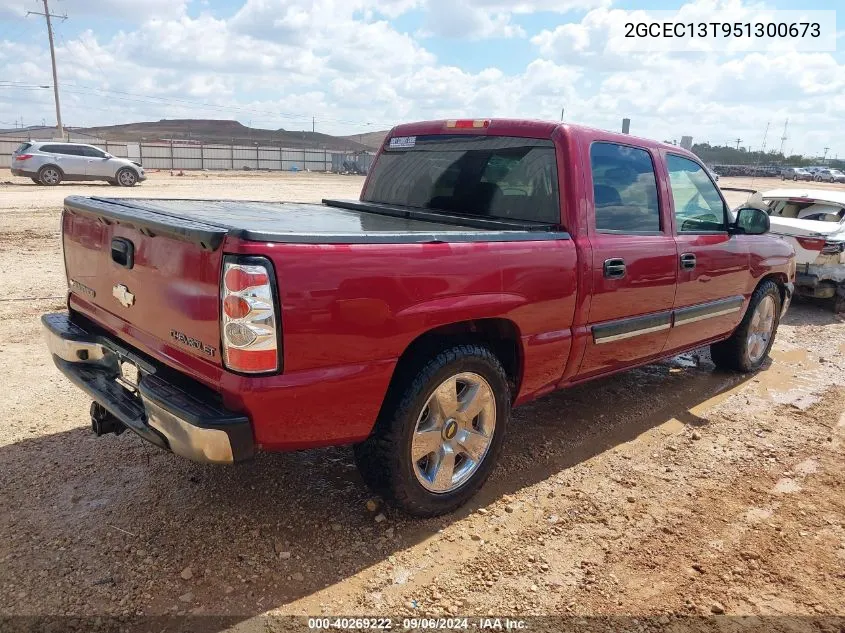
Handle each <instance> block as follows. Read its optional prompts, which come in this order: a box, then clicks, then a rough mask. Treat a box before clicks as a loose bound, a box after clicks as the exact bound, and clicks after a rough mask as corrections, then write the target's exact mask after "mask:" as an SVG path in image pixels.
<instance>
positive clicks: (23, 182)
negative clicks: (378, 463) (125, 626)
mask: <svg viewBox="0 0 845 633" xmlns="http://www.w3.org/2000/svg"><path fill="white" fill-rule="evenodd" d="M362 182H363V179H362V178H361V177H358V176H340V175H328V174H316V173H295V174H294V173H274V174H268V173H256V172H249V173H244V172H235V173H190V174H187V175H185V176H182V177H177V176H171V175H170V174H169V173H166V172H163V173H153V174H150V180H148V181H147V182H145V183H144V184H143V185H141V186H139V187H137V188H134V189H121V188H115V187H108V186H106V185H103V184H67V185H61V186H59V187H52V188H49V187H41V186H37V185H34V184H32V183H31V182H30V181H29V180H28V179H24V178H12V177H11V174H10V172H9V171H8V170H0V324H2V328H0V387H2V389H0V420H2V425H0V485H2V490H3V494H2V496H0V610H2V612H3V613H4V615H13V614H17V615H31V614H53V615H70V616H92V615H102V616H122V617H124V618H139V617H142V616H149V615H159V614H174V613H178V614H215V615H227V616H232V617H233V618H234V619H235V620H237V621H239V622H240V624H239V627H240V628H239V630H244V631H248V630H249V631H251V630H255V631H259V630H264V629H263V628H262V627H263V625H264V624H263V622H262V620H261V616H263V615H265V614H321V613H332V614H341V613H342V614H349V615H354V614H368V615H373V614H382V613H389V614H393V615H397V616H402V615H417V616H419V615H421V614H427V615H432V614H485V613H488V612H495V613H498V614H503V613H504V614H514V615H534V614H560V615H571V614H578V615H589V614H603V615H612V614H620V615H623V614H632V613H636V614H640V615H654V616H658V617H662V616H665V617H668V618H673V617H676V616H678V615H690V614H703V615H711V614H715V613H722V612H726V613H728V614H748V615H779V614H789V615H796V614H798V615H807V616H812V618H820V617H823V616H824V615H826V614H842V613H843V612H845V468H843V448H845V384H843V377H845V315H838V316H837V315H834V314H833V312H832V311H831V310H830V309H829V307H828V306H825V305H815V304H809V303H797V304H795V305H794V306H793V307H792V308H791V309H790V311H789V312H788V314H787V315H786V317H785V319H784V321H782V323H781V327H780V330H779V332H778V336H777V340H776V343H775V346H774V349H773V352H772V357H773V361H772V363H771V364H770V365H769V366H768V367H767V368H766V369H765V370H764V371H762V372H760V373H759V374H757V375H751V376H742V375H735V374H728V373H721V372H717V371H715V370H714V369H713V366H712V364H711V363H710V362H709V360H708V357H707V353H706V350H701V351H700V352H698V353H693V354H688V355H685V356H683V357H678V358H676V359H673V360H672V361H670V362H665V363H660V364H655V365H649V366H646V367H643V368H641V369H637V370H634V371H631V372H628V373H625V374H621V375H618V376H615V377H612V378H607V379H603V380H600V381H598V382H594V383H592V384H588V385H584V386H581V387H578V388H575V389H572V390H569V391H563V392H558V393H555V394H553V395H550V396H547V397H545V398H543V399H541V400H539V401H537V402H534V403H531V404H530V405H527V406H525V407H522V408H520V409H517V410H516V411H515V414H514V422H515V424H514V425H513V426H512V428H511V434H510V436H509V438H507V439H506V447H505V451H504V454H503V456H502V460H501V466H500V467H499V468H498V469H497V470H496V472H495V473H494V475H493V477H492V478H491V480H490V482H489V483H488V484H487V485H486V487H485V488H484V489H483V490H482V491H481V493H480V494H479V495H478V496H477V497H476V498H475V499H474V500H473V501H472V502H471V505H470V506H469V507H467V508H465V509H464V510H462V511H460V512H459V513H457V514H454V515H449V516H446V517H441V518H439V519H431V520H424V521H420V520H412V519H409V518H406V517H403V516H401V515H397V514H395V513H393V512H391V510H390V509H389V508H382V507H380V505H379V502H378V500H377V499H372V498H371V496H370V494H369V493H368V491H367V489H366V488H365V487H364V485H363V483H362V482H361V480H360V478H359V476H358V474H357V472H356V470H355V468H354V465H353V463H352V458H351V452H350V451H349V450H348V449H346V448H339V449H325V450H314V451H306V452H301V453H291V454H270V455H267V454H265V455H259V456H258V457H257V458H256V459H255V460H254V461H252V462H250V463H247V464H243V465H239V466H236V467H213V466H206V465H199V464H194V463H191V462H188V461H185V460H182V459H179V458H176V457H174V456H173V455H170V454H167V453H164V452H160V451H158V450H157V449H155V448H152V447H150V446H149V445H146V444H144V443H143V442H142V441H141V440H140V439H138V438H136V437H134V436H133V435H132V434H131V433H126V434H124V435H122V436H120V437H114V436H107V437H104V438H95V437H94V436H93V435H92V434H91V432H90V423H89V417H88V405H89V401H88V399H87V398H86V397H85V396H84V395H83V394H82V392H81V391H80V390H78V389H76V388H75V387H74V386H73V385H72V384H71V383H70V382H69V381H67V380H66V379H64V378H63V377H62V376H61V375H60V374H59V372H58V370H56V369H55V368H54V366H53V364H52V361H51V360H50V358H49V355H48V354H47V352H46V349H45V347H44V345H43V342H42V338H41V332H40V324H39V317H40V315H41V314H42V313H44V312H47V311H53V310H59V309H62V308H63V306H64V293H65V287H66V283H65V278H64V273H63V262H62V252H61V245H60V239H59V238H60V228H59V217H60V213H61V201H62V199H63V198H64V197H65V196H67V195H71V194H80V195H105V196H118V195H120V196H145V197H193V198H239V199H252V200H297V201H319V200H320V199H321V198H323V197H339V198H354V197H357V195H358V192H359V190H360V187H361V185H362ZM720 184H721V185H722V186H724V187H751V188H756V189H769V188H774V187H781V186H789V187H792V186H796V187H799V188H805V187H806V188H818V187H836V188H841V189H845V185H825V184H822V183H790V182H786V183H782V182H781V181H780V180H779V179H762V178H757V179H753V181H752V179H750V178H723V179H721V181H720ZM727 195H728V199H729V202H730V204H731V205H736V204H739V203H741V202H742V200H743V199H744V197H745V195H746V194H744V193H741V192H728V194H727ZM281 414H282V415H283V412H282V413H281ZM370 501H372V502H373V503H372V504H368V502H370ZM368 506H369V507H368ZM643 578H648V582H646V583H644V582H643V580H642V579H643ZM811 622H812V619H808V620H807V623H808V626H809V623H811ZM89 628H90V627H89ZM772 630H777V629H776V628H773V629H772Z"/></svg>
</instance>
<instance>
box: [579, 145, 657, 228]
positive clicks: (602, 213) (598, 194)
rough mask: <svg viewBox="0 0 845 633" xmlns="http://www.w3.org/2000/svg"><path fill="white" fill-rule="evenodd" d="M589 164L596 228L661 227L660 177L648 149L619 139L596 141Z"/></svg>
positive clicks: (592, 147) (591, 149)
mask: <svg viewBox="0 0 845 633" xmlns="http://www.w3.org/2000/svg"><path fill="white" fill-rule="evenodd" d="M590 167H591V169H592V173H593V196H594V200H595V206H596V230H597V231H599V232H606V233H657V232H659V231H660V206H659V204H658V202H657V179H656V178H655V176H654V165H653V163H652V162H651V156H650V155H649V153H648V152H647V151H645V150H643V149H639V148H636V147H629V146H627V145H617V144H616V143H593V144H592V146H591V147H590Z"/></svg>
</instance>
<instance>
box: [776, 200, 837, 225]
mask: <svg viewBox="0 0 845 633" xmlns="http://www.w3.org/2000/svg"><path fill="white" fill-rule="evenodd" d="M766 212H767V213H768V214H769V215H774V216H778V217H782V218H795V219H798V220H820V221H822V222H842V221H843V219H845V208H843V207H841V206H839V205H837V204H832V203H829V202H823V201H819V200H783V199H775V200H771V201H769V204H768V207H767V209H766Z"/></svg>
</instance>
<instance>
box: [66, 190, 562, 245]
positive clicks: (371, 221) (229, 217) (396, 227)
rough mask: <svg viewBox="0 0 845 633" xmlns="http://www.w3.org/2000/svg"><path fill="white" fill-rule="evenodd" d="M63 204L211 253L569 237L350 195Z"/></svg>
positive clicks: (544, 228)
mask: <svg viewBox="0 0 845 633" xmlns="http://www.w3.org/2000/svg"><path fill="white" fill-rule="evenodd" d="M65 208H66V209H68V210H69V211H71V212H75V213H82V214H86V215H93V216H96V217H98V218H101V219H103V220H104V221H107V222H111V221H116V222H118V223H120V224H122V225H125V226H132V227H134V228H137V229H141V230H144V231H147V232H149V233H152V234H161V235H167V236H169V237H173V238H176V239H180V240H183V241H188V242H192V243H195V244H198V245H199V246H201V247H202V248H203V249H205V250H212V251H214V250H217V248H219V246H220V245H221V244H222V243H223V240H224V238H225V237H227V236H230V237H236V238H240V239H244V240H250V241H262V242H282V243H317V244H350V243H352V244H354V243H384V244H389V243H408V242H412V243H423V242H477V241H492V242H501V241H520V240H530V241H534V240H548V239H561V238H565V237H567V236H566V234H565V233H562V232H561V231H560V230H559V228H558V227H556V226H553V225H548V224H540V223H535V222H525V221H519V220H514V221H510V220H497V219H490V218H482V217H465V216H458V215H449V214H445V213H439V212H433V211H429V210H426V209H410V208H405V207H395V206H390V205H383V204H373V203H367V202H359V201H346V200H324V201H323V203H322V204H314V203H310V204H309V203H297V202H257V201H240V200H179V199H162V200H156V199H141V198H100V197H93V198H87V197H82V196H69V197H68V198H66V199H65Z"/></svg>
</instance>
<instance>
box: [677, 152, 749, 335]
mask: <svg viewBox="0 0 845 633" xmlns="http://www.w3.org/2000/svg"><path fill="white" fill-rule="evenodd" d="M664 156H665V159H666V169H667V171H668V183H669V188H670V190H671V194H672V195H671V205H672V218H673V224H674V226H675V232H676V235H675V240H676V242H677V244H678V259H677V261H676V266H677V267H678V291H677V294H676V297H675V315H674V327H673V328H672V330H671V332H670V334H669V342H668V344H667V350H674V349H680V348H683V347H689V346H690V345H694V344H695V343H697V342H699V341H704V340H706V339H709V338H712V337H715V336H718V335H720V334H724V333H726V332H729V331H730V330H732V329H733V328H734V327H735V326H736V325H737V323H739V320H740V318H741V317H742V307H743V305H744V301H745V297H744V292H745V291H746V289H747V286H748V274H749V272H748V271H749V255H748V246H747V244H746V242H745V241H744V240H741V239H738V238H737V236H732V235H730V234H729V233H728V217H729V216H728V207H727V204H726V203H725V201H724V199H723V198H722V195H721V192H720V191H719V188H718V187H717V186H716V185H715V183H714V182H713V181H712V180H711V179H710V176H709V174H708V173H707V170H706V169H704V167H703V166H702V165H701V164H699V163H698V162H696V161H694V160H692V159H690V158H689V157H686V156H680V155H677V154H672V153H670V152H665V153H664Z"/></svg>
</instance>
